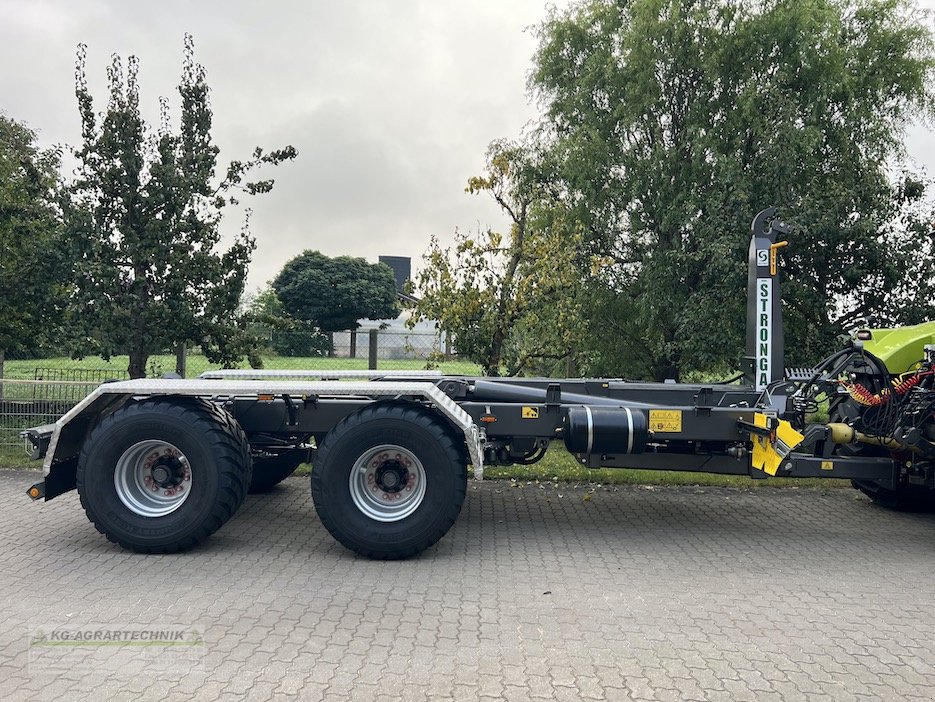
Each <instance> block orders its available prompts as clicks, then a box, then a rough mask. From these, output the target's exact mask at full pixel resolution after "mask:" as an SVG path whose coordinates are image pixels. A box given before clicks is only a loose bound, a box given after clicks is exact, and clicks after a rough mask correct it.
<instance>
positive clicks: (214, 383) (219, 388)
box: [42, 371, 484, 480]
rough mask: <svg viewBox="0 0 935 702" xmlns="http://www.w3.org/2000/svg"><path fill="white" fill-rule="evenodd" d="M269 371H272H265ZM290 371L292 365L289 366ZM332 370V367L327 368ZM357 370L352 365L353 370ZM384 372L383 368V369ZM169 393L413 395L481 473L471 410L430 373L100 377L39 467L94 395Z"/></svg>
mask: <svg viewBox="0 0 935 702" xmlns="http://www.w3.org/2000/svg"><path fill="white" fill-rule="evenodd" d="M267 372H271V371H267ZM287 372H292V371H287ZM331 372H332V373H333V372H334V371H331ZM354 372H356V371H354ZM302 373H306V374H307V373H308V371H302ZM384 375H385V373H384ZM167 395H183V396H187V397H204V398H208V399H211V400H220V399H233V398H237V397H255V396H257V395H289V396H291V397H307V396H310V395H314V396H315V397H318V398H328V397H335V398H337V397H356V398H364V399H368V398H369V399H372V400H376V399H379V398H387V397H389V398H392V397H417V398H421V399H423V400H425V401H427V402H428V403H430V404H431V405H434V406H435V407H436V408H437V409H438V411H439V412H441V413H442V414H444V415H445V416H446V417H448V419H450V420H451V422H452V423H453V424H454V425H455V426H456V427H458V428H459V429H460V430H461V431H462V432H463V433H464V441H465V443H466V444H467V449H468V454H469V455H470V457H471V463H472V464H473V466H474V477H475V478H476V479H477V480H483V478H484V451H483V439H482V436H483V435H482V433H481V432H480V430H479V429H478V427H477V425H476V424H474V420H473V419H472V418H471V416H470V415H469V414H468V413H467V412H465V411H464V410H463V409H462V408H461V407H460V406H459V405H458V403H457V402H455V401H454V400H452V399H451V398H450V397H448V395H446V394H445V393H443V392H442V391H441V390H439V389H438V388H437V387H436V386H435V385H434V384H433V383H432V382H431V380H430V379H429V378H427V379H426V381H421V382H420V381H412V382H393V381H388V382H367V381H364V382H350V381H341V380H335V381H327V380H318V381H312V380H291V381H290V380H237V379H225V380H208V379H191V380H169V379H159V380H151V379H140V380H124V381H119V382H116V383H104V384H103V385H100V386H98V387H97V388H95V389H94V390H93V391H92V392H91V394H89V395H88V396H87V397H85V398H84V399H83V400H82V401H81V402H79V403H78V404H77V405H75V406H74V407H72V408H71V409H70V410H69V411H68V412H66V413H65V414H64V415H63V416H62V417H60V418H59V420H58V421H57V422H55V424H54V427H55V428H54V429H53V431H52V437H51V439H50V441H49V448H48V451H47V452H46V455H45V460H44V461H43V464H42V468H43V472H44V473H45V475H48V474H49V472H50V471H51V468H52V461H53V460H55V453H56V450H57V448H58V442H59V437H60V436H61V434H62V430H63V429H64V428H65V427H66V426H68V424H69V423H70V422H71V421H72V420H74V419H75V418H77V417H79V416H81V414H82V413H83V412H84V411H85V410H86V409H87V408H88V407H89V406H90V405H91V404H92V403H94V402H95V401H96V400H97V399H98V398H101V397H106V396H114V399H115V400H116V399H118V398H119V397H120V396H123V397H141V398H145V397H153V396H167Z"/></svg>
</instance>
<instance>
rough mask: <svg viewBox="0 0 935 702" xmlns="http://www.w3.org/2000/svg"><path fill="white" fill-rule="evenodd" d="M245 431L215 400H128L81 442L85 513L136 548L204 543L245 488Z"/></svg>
mask: <svg viewBox="0 0 935 702" xmlns="http://www.w3.org/2000/svg"><path fill="white" fill-rule="evenodd" d="M250 474H251V461H250V447H249V445H248V443H247V437H246V436H245V435H244V433H243V430H242V429H241V428H240V425H239V424H238V423H237V422H236V420H234V418H233V417H232V416H231V415H230V414H228V413H227V412H226V411H224V410H223V409H222V408H220V407H218V406H217V405H215V404H213V403H210V402H206V401H203V400H197V399H187V398H186V399H178V398H175V399H160V400H154V401H146V402H139V403H134V404H129V405H126V406H125V407H122V408H121V409H119V410H117V411H116V412H114V413H113V414H111V415H110V416H108V417H106V418H105V419H104V420H103V421H102V422H101V423H100V424H98V426H97V427H95V428H94V430H93V431H92V432H91V435H90V436H89V437H88V439H87V440H86V441H85V443H84V448H83V449H82V451H81V455H80V457H79V459H78V469H77V475H76V478H77V487H78V494H79V496H80V498H81V506H82V507H83V508H84V510H85V513H86V514H87V516H88V519H89V520H90V521H91V523H92V524H94V526H95V527H96V528H97V530H98V531H99V532H101V533H102V534H104V536H106V537H107V538H108V539H109V540H110V541H112V542H114V543H116V544H119V545H120V546H122V547H124V548H126V549H129V550H131V551H137V552H139V553H174V552H176V551H183V550H185V549H189V548H191V547H193V546H195V545H196V544H198V543H200V542H202V541H204V540H205V539H206V538H208V536H210V535H211V534H213V533H214V532H215V531H217V530H218V529H219V528H220V527H221V526H222V525H223V524H224V523H225V522H227V520H229V519H230V518H231V517H232V516H233V515H234V513H235V512H236V511H237V509H238V508H239V507H240V505H241V504H242V503H243V501H244V498H245V497H246V494H247V487H248V486H249V484H250Z"/></svg>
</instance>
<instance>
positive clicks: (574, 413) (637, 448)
mask: <svg viewBox="0 0 935 702" xmlns="http://www.w3.org/2000/svg"><path fill="white" fill-rule="evenodd" d="M564 436H565V448H567V449H568V451H569V452H570V453H583V454H586V455H591V454H593V453H599V454H622V453H642V452H643V449H644V448H645V447H646V439H647V436H648V428H647V422H646V415H645V414H644V413H643V412H641V411H640V410H638V409H631V408H629V407H620V408H615V409H612V408H610V407H588V406H585V407H569V408H568V414H567V415H566V416H565V430H564Z"/></svg>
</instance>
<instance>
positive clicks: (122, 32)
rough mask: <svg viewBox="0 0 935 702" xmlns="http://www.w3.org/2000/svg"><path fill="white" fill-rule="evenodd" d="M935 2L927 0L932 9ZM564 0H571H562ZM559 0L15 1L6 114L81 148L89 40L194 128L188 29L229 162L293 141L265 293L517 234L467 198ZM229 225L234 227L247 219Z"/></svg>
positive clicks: (264, 260) (528, 109) (513, 116)
mask: <svg viewBox="0 0 935 702" xmlns="http://www.w3.org/2000/svg"><path fill="white" fill-rule="evenodd" d="M933 3H935V0H930V1H929V2H925V3H923V4H925V5H929V6H930V5H932V4H933ZM552 4H558V5H559V6H564V5H565V4H566V0H559V1H558V2H557V3H552ZM546 6H547V3H546V2H545V0H470V1H468V2H464V0H405V1H403V0H396V1H393V2H390V1H389V0H343V1H342V2H337V1H333V2H309V1H302V0H289V1H282V2H264V3H260V2H255V1H253V2H251V1H248V0H225V1H224V2H200V3H194V2H190V1H187V2H178V1H176V0H169V1H165V0H164V1H162V2H126V1H120V0H82V1H81V2H69V1H68V0H58V1H51V0H0V18H2V24H0V66H2V67H3V68H2V70H0V111H3V112H5V113H6V114H7V116H9V117H11V118H13V119H17V120H20V121H24V122H26V123H27V124H28V125H29V126H31V127H32V128H33V129H35V130H37V131H38V132H39V135H40V140H41V142H42V143H43V144H46V145H51V144H71V145H74V144H77V142H78V140H79V135H80V131H79V120H78V113H77V109H76V105H75V98H74V61H75V47H76V45H77V44H78V43H79V42H84V43H86V44H87V45H88V73H89V84H90V86H91V89H92V92H93V93H94V95H95V97H96V98H97V103H96V107H97V108H98V109H103V108H104V107H105V95H106V93H105V69H106V66H107V64H108V62H109V60H110V55H111V54H112V53H118V54H120V55H122V56H124V57H125V56H127V55H128V54H135V55H136V56H138V57H139V58H140V84H141V92H142V95H141V103H142V105H143V109H144V113H145V114H146V116H147V117H148V118H149V119H150V121H151V122H153V123H155V122H156V121H157V118H158V98H159V96H161V95H165V96H169V97H170V98H171V99H172V101H173V102H172V104H173V107H174V112H173V117H174V123H175V124H176V125H177V124H178V101H177V100H176V97H177V95H178V94H177V92H176V91H175V87H176V86H177V84H178V79H179V75H180V72H181V61H182V40H183V34H184V33H185V32H191V33H192V34H193V35H194V38H195V47H196V52H197V59H198V61H199V62H201V63H202V64H203V65H204V66H205V68H206V70H207V80H208V84H209V85H210V87H211V89H212V94H211V100H212V105H213V108H214V132H213V133H214V138H215V142H216V143H217V144H218V145H219V146H220V147H221V163H222V164H224V163H225V162H226V161H228V160H230V159H234V158H244V157H247V156H248V155H249V153H250V151H251V150H252V148H253V147H254V146H257V145H259V146H263V147H266V148H276V147H280V146H283V145H285V144H292V145H294V146H295V147H296V148H297V149H298V151H299V157H298V159H297V160H296V161H294V162H292V163H287V164H285V165H283V166H280V167H279V168H277V169H275V170H274V171H273V173H272V175H273V177H275V179H276V186H275V189H274V191H273V192H272V193H271V194H270V195H266V196H261V197H258V198H256V199H255V200H254V201H253V203H252V207H253V210H254V216H253V220H252V231H253V234H254V235H255V236H256V239H257V250H256V253H255V255H254V262H253V265H252V267H251V273H250V280H249V283H250V286H251V287H256V286H259V285H262V284H264V283H265V282H266V281H268V280H270V279H271V278H272V277H273V276H275V274H276V273H277V272H278V270H279V269H280V268H281V267H282V264H283V263H285V261H286V260H288V259H289V258H291V257H292V256H295V255H296V254H298V253H300V252H301V251H302V250H304V249H307V248H311V249H319V250H320V251H322V252H324V253H325V254H328V255H330V256H336V255H342V254H349V255H354V256H364V257H366V258H368V259H370V260H374V261H375V260H376V258H377V256H378V255H381V254H388V255H402V256H411V257H412V258H413V263H414V264H416V265H417V264H418V261H419V258H420V256H421V254H422V252H424V251H425V248H426V246H427V244H428V240H429V236H430V235H431V234H436V235H438V236H439V237H441V238H443V239H450V237H451V234H452V232H453V230H454V229H455V227H460V228H462V229H468V230H474V229H477V228H478V227H487V226H493V227H494V228H502V226H503V225H504V222H503V220H502V218H501V217H500V216H499V213H498V211H497V209H496V208H495V207H494V206H493V205H492V204H491V203H490V202H488V201H487V200H485V199H484V198H483V197H482V196H471V195H468V194H466V193H465V192H464V186H465V183H466V181H467V179H468V177H470V176H471V175H475V174H477V173H479V172H480V171H481V169H482V167H483V163H484V151H485V149H486V147H487V144H488V143H489V142H490V141H491V140H493V139H495V138H499V137H515V136H517V135H519V134H520V133H521V131H522V129H523V128H524V126H525V125H527V124H528V123H529V121H530V120H531V119H533V118H534V116H535V115H536V110H535V108H534V106H533V105H531V104H530V101H529V98H528V95H527V92H526V77H527V74H528V71H529V68H530V65H531V63H530V59H531V57H532V54H533V51H534V49H535V45H536V42H535V39H534V37H533V36H532V34H531V32H530V31H529V28H530V27H531V26H533V25H536V24H537V23H539V22H540V21H541V20H542V19H543V18H544V17H545V15H546ZM908 144H909V155H910V157H911V158H912V159H913V160H914V161H916V162H917V163H918V164H919V165H922V166H925V167H927V168H928V170H929V172H930V173H932V172H935V167H933V166H935V157H933V151H935V139H933V138H932V135H931V133H930V132H929V131H928V130H924V129H920V128H916V129H913V130H911V134H910V138H909V142H908ZM227 226H228V227H230V228H232V229H233V230H236V229H237V228H238V227H239V215H238V214H237V213H231V215H230V216H229V218H228V222H227Z"/></svg>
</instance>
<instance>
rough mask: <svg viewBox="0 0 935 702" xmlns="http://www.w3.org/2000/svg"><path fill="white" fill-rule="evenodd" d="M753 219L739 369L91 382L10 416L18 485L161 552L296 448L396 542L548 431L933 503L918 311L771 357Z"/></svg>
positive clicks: (262, 481)
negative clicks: (792, 363)
mask: <svg viewBox="0 0 935 702" xmlns="http://www.w3.org/2000/svg"><path fill="white" fill-rule="evenodd" d="M752 229H753V236H752V240H751V243H750V251H749V276H748V303H747V304H748V312H747V356H746V358H745V360H744V376H743V380H742V382H741V384H717V383H701V384H676V383H642V382H626V381H622V380H610V379H564V380H555V379H548V378H471V377H462V376H443V375H441V374H439V373H437V372H431V371H410V372H396V373H394V372H385V371H384V372H381V371H372V372H357V371H331V370H309V371H244V370H228V371H217V372H209V373H205V374H203V375H202V376H201V377H199V378H197V379H191V380H183V379H168V378H166V379H159V380H130V381H119V382H109V383H104V384H102V385H101V386H100V387H98V388H96V389H95V390H94V391H93V392H91V394H90V395H88V396H87V397H86V398H85V399H84V400H82V401H81V402H80V403H78V404H77V405H76V406H75V407H74V408H72V409H71V410H70V411H69V412H67V413H66V414H65V415H64V416H63V417H61V419H59V420H58V421H57V422H55V424H51V425H47V426H44V427H37V428H34V429H29V430H26V431H25V432H23V435H24V436H25V437H27V438H28V439H29V440H30V441H31V443H32V445H33V447H34V448H33V457H34V458H36V459H40V458H41V459H44V465H43V468H44V476H45V479H44V480H43V481H42V482H39V483H36V484H35V485H33V486H32V487H31V488H29V490H28V491H27V492H28V495H29V496H30V497H32V498H33V499H36V500H38V499H45V500H50V499H52V498H54V497H57V496H59V495H62V494H63V493H65V492H68V491H70V490H72V489H75V488H77V490H78V494H79V497H80V500H81V505H82V507H83V508H84V510H85V512H86V513H87V516H88V518H89V519H90V521H91V522H92V523H93V524H94V526H95V527H96V528H97V529H98V531H100V532H101V533H103V534H104V535H105V536H106V537H107V538H108V539H110V540H111V541H113V542H115V543H118V544H120V545H121V546H123V547H124V548H127V549H131V550H134V551H140V552H147V553H169V552H175V551H180V550H183V549H188V548H191V547H192V546H194V545H196V544H198V543H199V542H201V541H203V540H204V539H206V538H207V537H208V536H210V535H211V534H212V533H213V532H215V531H216V530H217V529H219V528H220V527H221V526H222V525H223V524H224V523H225V522H226V521H227V520H228V519H230V518H231V517H232V516H233V515H234V513H235V512H236V511H237V509H238V507H240V505H241V504H242V503H243V501H244V499H245V497H246V495H247V492H248V491H262V490H267V489H269V488H271V487H272V486H274V485H275V484H276V483H278V482H279V481H281V480H283V479H284V478H285V477H287V476H288V475H290V474H291V473H292V472H293V471H294V470H295V468H296V467H297V466H298V465H299V464H300V463H303V462H310V463H312V465H313V468H312V472H311V490H312V498H313V501H314V504H315V509H316V511H317V512H318V515H319V517H320V518H321V521H322V523H323V524H324V526H325V527H326V528H327V529H328V531H329V532H330V533H331V534H332V535H333V536H334V537H335V538H336V539H337V540H338V541H339V542H340V543H342V544H344V546H346V547H347V548H349V549H351V550H353V551H355V552H357V553H359V554H362V555H364V556H368V557H372V558H384V559H389V558H406V557H409V556H412V555H414V554H417V553H419V552H420V551H422V550H424V549H426V548H428V547H429V546H431V545H432V544H434V543H435V542H437V541H438V540H439V539H440V538H441V537H442V536H444V535H445V533H446V532H447V531H448V529H449V528H450V527H451V526H452V524H453V523H454V521H455V519H456V518H457V516H458V513H459V511H460V510H461V505H462V503H463V502H464V498H465V492H466V487H467V467H468V465H469V464H470V465H472V466H473V468H474V474H475V477H476V478H477V479H481V478H482V477H483V470H484V466H485V465H512V464H523V465H526V464H531V463H535V462H536V461H538V460H540V459H541V458H542V457H543V455H544V454H545V452H546V450H547V449H548V447H549V444H550V442H552V441H554V440H562V441H563V442H564V444H565V447H566V448H567V449H568V451H569V452H571V453H572V454H573V455H574V456H575V457H576V458H577V459H578V460H579V461H580V462H581V463H582V464H583V465H585V466H588V467H592V468H595V467H619V468H624V467H626V468H646V469H655V470H681V471H701V472H709V473H724V474H732V475H749V476H751V477H753V478H766V477H769V476H785V477H793V478H795V477H810V478H816V477H822V478H844V479H849V480H851V481H853V484H854V486H855V487H856V488H858V489H860V490H862V491H863V492H864V493H866V494H867V495H869V497H870V498H871V499H872V500H874V501H875V502H878V503H880V504H883V505H886V506H889V507H895V508H907V507H908V508H919V507H923V506H926V505H935V385H933V383H935V380H933V375H935V322H928V323H925V324H921V325H918V326H915V327H907V328H903V329H897V330H882V329H877V330H863V331H861V332H858V333H857V335H856V338H855V339H853V340H852V341H851V342H850V343H849V344H848V345H847V347H846V348H844V349H842V350H840V351H838V352H837V353H835V354H832V355H831V356H829V357H828V358H826V359H825V360H823V361H822V362H821V363H820V364H819V365H818V366H816V367H815V368H812V369H808V370H801V369H799V370H790V371H786V370H785V369H784V368H783V336H782V309H781V304H780V294H779V273H778V269H777V260H776V259H777V254H778V251H779V249H780V248H781V247H783V246H785V245H786V243H787V241H786V239H785V237H787V236H788V234H789V229H788V228H787V227H786V226H785V225H784V224H783V223H782V222H781V221H780V220H779V219H777V218H776V216H775V211H774V210H773V209H768V210H764V211H763V212H761V213H759V214H758V215H757V217H756V218H755V219H754V221H753V226H752ZM820 409H822V410H825V411H826V412H827V417H828V419H827V420H825V421H819V420H818V419H815V418H814V417H815V415H816V414H817V413H818V411H819V410H820Z"/></svg>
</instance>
